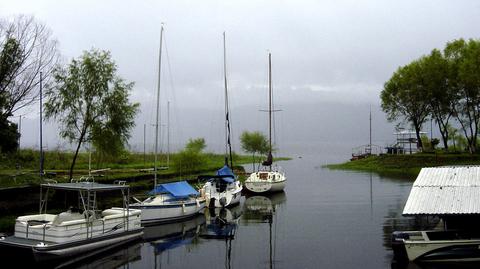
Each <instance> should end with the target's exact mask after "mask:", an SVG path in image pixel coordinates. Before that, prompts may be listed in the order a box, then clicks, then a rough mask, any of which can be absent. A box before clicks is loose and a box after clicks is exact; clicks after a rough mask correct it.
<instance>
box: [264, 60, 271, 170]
mask: <svg viewBox="0 0 480 269" xmlns="http://www.w3.org/2000/svg"><path fill="white" fill-rule="evenodd" d="M272 112H273V110H272V54H271V53H268V156H267V160H265V161H264V162H262V165H263V166H269V167H270V171H272V163H273V156H272Z"/></svg>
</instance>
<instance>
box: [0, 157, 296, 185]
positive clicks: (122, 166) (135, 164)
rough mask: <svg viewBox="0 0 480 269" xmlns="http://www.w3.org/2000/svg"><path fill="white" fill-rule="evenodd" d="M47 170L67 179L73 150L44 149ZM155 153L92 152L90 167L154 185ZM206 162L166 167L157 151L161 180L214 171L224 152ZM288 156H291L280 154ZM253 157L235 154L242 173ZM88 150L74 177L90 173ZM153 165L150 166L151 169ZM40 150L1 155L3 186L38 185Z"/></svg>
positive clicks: (104, 175)
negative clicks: (110, 155)
mask: <svg viewBox="0 0 480 269" xmlns="http://www.w3.org/2000/svg"><path fill="white" fill-rule="evenodd" d="M44 156H45V158H44V171H45V173H46V175H45V177H46V178H51V179H54V180H56V181H59V182H65V181H68V172H69V168H70V165H71V161H72V159H73V153H71V152H63V151H47V152H45V153H44ZM175 157H176V155H175V154H171V155H170V164H171V165H172V163H173V162H174V160H175ZM154 158H155V156H154V155H153V154H146V155H144V154H143V153H128V152H126V153H124V154H122V155H121V156H117V157H115V158H105V157H103V158H101V157H100V156H96V155H95V154H92V156H91V169H92V170H100V169H108V170H105V171H101V172H99V173H94V174H93V175H94V176H95V178H96V181H97V182H113V181H115V180H126V181H128V182H132V184H133V185H151V182H150V181H151V179H152V178H153V171H152V168H153V167H154ZM202 158H203V160H204V161H203V163H204V164H203V165H201V166H199V167H198V168H195V169H193V170H188V171H185V170H184V171H182V170H176V169H175V168H173V167H169V168H168V169H167V168H166V166H167V156H166V155H164V154H159V155H158V162H157V164H158V166H159V167H162V168H160V169H159V171H158V173H157V176H158V178H159V182H166V181H172V180H176V179H179V178H193V177H195V176H196V175H198V174H202V173H211V172H213V171H215V170H217V169H218V168H220V167H222V165H223V163H224V156H223V155H219V154H212V153H205V154H203V155H202ZM280 159H283V160H285V159H288V158H280ZM251 160H252V157H251V156H246V155H236V154H235V155H234V165H235V166H236V167H235V170H236V172H237V173H238V174H240V176H241V175H242V171H243V168H242V167H241V165H243V164H248V163H251ZM88 167H89V154H88V153H80V154H79V156H78V158H77V162H76V164H75V170H74V178H79V177H81V176H85V175H88V171H89V169H88ZM149 169H150V170H149ZM38 171H39V152H38V151H34V150H30V149H25V150H21V151H20V152H18V153H17V154H15V155H10V156H6V155H3V156H1V159H0V188H12V187H13V188H16V187H20V186H31V185H37V184H38V183H39V182H40V175H39V172H38Z"/></svg>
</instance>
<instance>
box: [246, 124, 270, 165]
mask: <svg viewBox="0 0 480 269" xmlns="http://www.w3.org/2000/svg"><path fill="white" fill-rule="evenodd" d="M240 142H241V144H242V149H243V150H244V151H245V152H247V153H251V154H252V159H253V163H252V164H253V169H254V170H255V164H256V163H257V161H256V159H255V154H256V153H258V154H267V153H268V151H269V145H268V141H267V138H266V137H265V135H263V134H262V133H261V132H259V131H255V132H248V131H244V132H243V133H242V134H241V135H240Z"/></svg>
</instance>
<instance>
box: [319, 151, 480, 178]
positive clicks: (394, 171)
mask: <svg viewBox="0 0 480 269" xmlns="http://www.w3.org/2000/svg"><path fill="white" fill-rule="evenodd" d="M444 165H480V155H476V154H475V155H471V154H466V153H465V154H447V153H437V154H435V153H429V154H426V153H419V154H413V155H381V156H370V157H368V158H365V159H360V160H355V161H348V162H345V163H341V164H331V165H326V167H327V168H330V169H341V170H356V171H368V172H375V173H377V174H379V175H382V176H403V177H406V178H411V179H415V178H416V176H417V175H418V173H419V172H420V170H421V169H422V167H434V166H444Z"/></svg>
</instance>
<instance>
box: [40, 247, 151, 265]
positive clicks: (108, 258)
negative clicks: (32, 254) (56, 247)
mask: <svg viewBox="0 0 480 269" xmlns="http://www.w3.org/2000/svg"><path fill="white" fill-rule="evenodd" d="M141 247H142V243H141V242H140V241H136V242H134V243H130V244H128V245H126V246H123V247H120V248H116V249H114V250H111V251H107V252H103V253H101V254H100V255H95V253H90V254H88V256H80V257H77V258H75V259H70V260H68V261H67V262H65V263H62V264H58V265H56V266H54V267H44V268H56V269H60V268H76V269H89V268H127V267H128V264H129V263H131V262H134V261H137V260H140V259H141V255H140V249H141ZM45 266H47V265H45ZM35 267H36V268H38V266H35Z"/></svg>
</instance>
